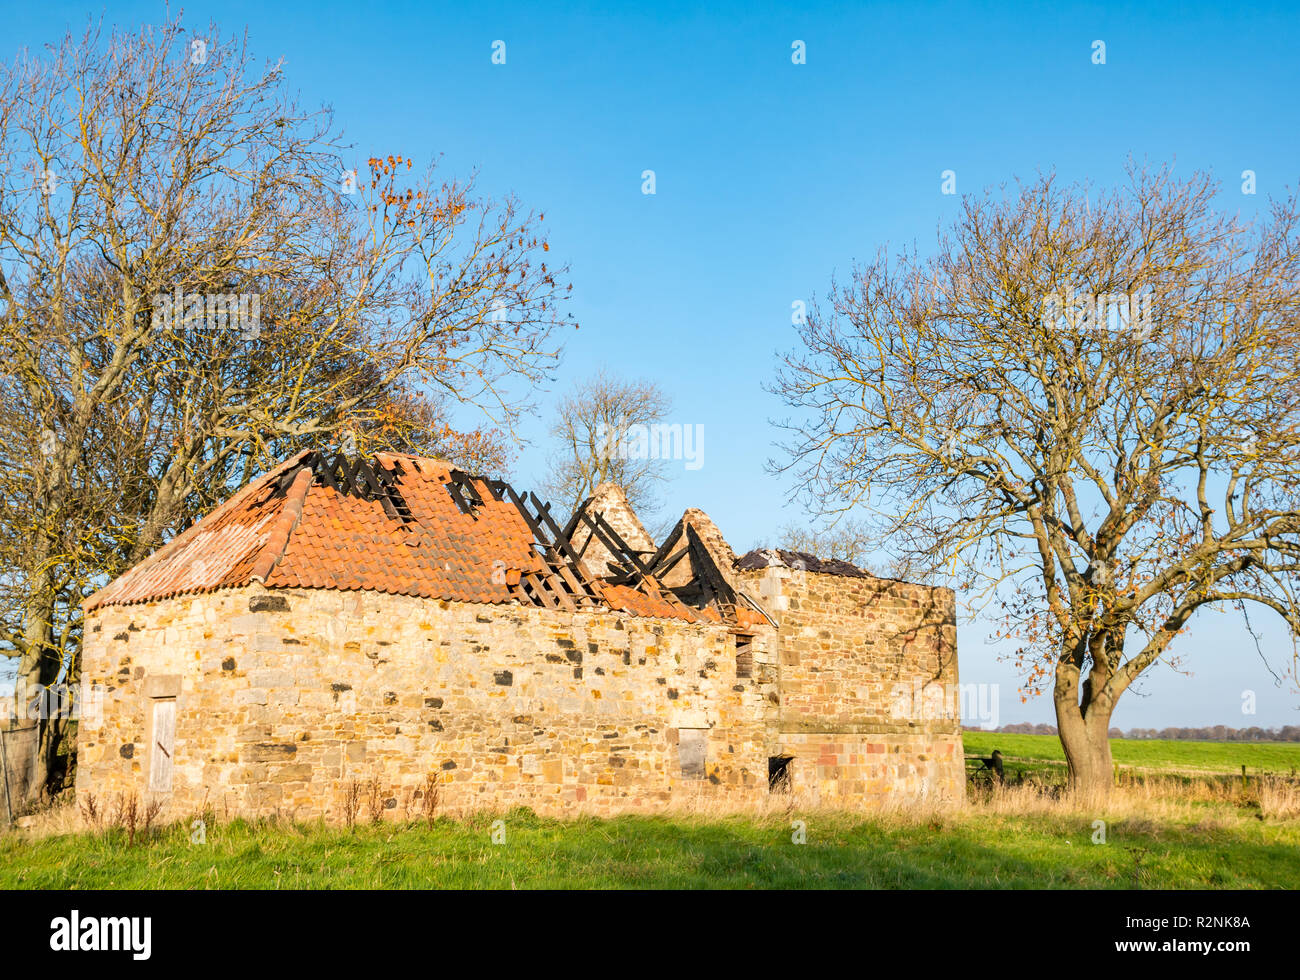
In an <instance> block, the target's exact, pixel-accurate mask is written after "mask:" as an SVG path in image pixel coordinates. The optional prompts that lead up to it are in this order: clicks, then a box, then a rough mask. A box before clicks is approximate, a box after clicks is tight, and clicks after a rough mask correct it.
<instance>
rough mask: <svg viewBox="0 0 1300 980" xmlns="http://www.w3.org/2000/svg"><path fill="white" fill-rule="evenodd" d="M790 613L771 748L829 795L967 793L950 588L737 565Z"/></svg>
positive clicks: (818, 792)
mask: <svg viewBox="0 0 1300 980" xmlns="http://www.w3.org/2000/svg"><path fill="white" fill-rule="evenodd" d="M737 574H738V576H739V578H740V583H741V584H742V586H743V587H745V588H746V590H747V591H749V592H750V593H751V594H752V595H755V596H756V597H758V599H759V601H760V602H761V603H763V604H764V606H765V608H767V609H768V610H769V611H770V612H771V613H772V615H773V617H774V618H776V619H777V621H778V622H779V623H780V630H779V641H778V642H779V650H778V656H777V673H778V687H779V690H780V712H779V719H778V720H777V722H776V732H775V734H774V735H773V736H772V739H771V741H770V743H769V747H770V749H771V754H772V755H785V756H790V757H793V760H794V761H793V763H792V764H791V766H790V777H791V785H792V787H793V788H794V789H795V790H796V791H799V790H802V791H805V792H807V793H809V794H811V795H813V796H814V797H816V798H818V799H819V800H821V801H822V802H825V803H831V802H837V801H838V802H843V801H846V800H851V799H857V798H861V797H866V798H868V799H880V798H885V797H892V798H895V799H911V798H916V797H937V798H951V799H954V800H957V799H961V798H962V796H963V793H964V784H965V764H964V762H963V760H962V746H961V735H960V727H959V721H960V719H959V717H958V707H959V699H958V697H957V691H958V679H957V626H956V602H955V595H954V594H953V592H952V590H951V589H944V588H931V587H928V586H922V585H911V584H908V583H904V582H897V581H893V580H888V579H877V578H872V577H864V578H851V577H847V576H841V575H828V574H821V573H813V572H806V571H801V570H799V569H792V568H787V567H784V566H774V567H770V568H765V569H761V570H758V571H749V572H744V571H742V572H738V573H737Z"/></svg>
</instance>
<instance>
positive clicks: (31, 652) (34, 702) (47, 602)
mask: <svg viewBox="0 0 1300 980" xmlns="http://www.w3.org/2000/svg"><path fill="white" fill-rule="evenodd" d="M33 579H34V581H35V582H36V583H37V588H36V589H35V590H34V594H33V595H32V597H31V598H30V599H29V601H28V605H27V610H26V618H27V624H26V629H25V630H24V637H23V639H24V644H25V646H26V650H25V651H24V652H23V655H22V657H21V659H20V660H19V667H18V676H17V678H16V679H15V680H16V683H15V687H14V695H15V698H14V700H15V705H14V708H15V712H16V714H17V725H18V726H19V727H22V728H26V727H29V726H32V725H35V726H37V728H38V729H39V737H38V738H37V739H35V740H33V741H32V742H30V743H24V744H29V745H30V747H31V749H32V751H33V753H34V758H31V759H30V765H25V766H23V769H24V771H25V772H26V773H27V775H28V779H27V780H26V783H25V785H22V786H13V785H11V786H10V794H11V795H12V796H13V798H14V800H15V802H18V801H21V802H22V803H23V804H24V805H25V804H30V803H34V802H36V801H37V800H39V799H41V797H43V796H45V795H47V794H50V793H54V792H57V791H58V790H59V789H60V788H61V786H60V785H52V784H54V783H60V784H61V782H62V773H61V772H59V770H58V766H57V759H58V748H59V743H60V741H61V740H62V738H63V733H64V731H65V730H66V726H67V718H66V717H63V715H62V712H61V711H60V707H61V705H62V702H63V699H61V698H60V697H59V696H57V694H56V695H55V696H54V697H50V696H49V693H48V692H49V689H50V688H51V687H53V685H54V684H55V682H57V681H58V679H59V675H60V674H61V673H62V671H63V661H62V657H61V655H60V653H59V650H58V648H57V647H56V646H55V644H54V642H53V627H52V624H53V622H54V615H55V609H54V595H53V593H54V586H53V582H52V576H50V575H49V573H48V572H46V573H44V574H38V575H36V576H33ZM23 761H24V762H25V761H27V760H23Z"/></svg>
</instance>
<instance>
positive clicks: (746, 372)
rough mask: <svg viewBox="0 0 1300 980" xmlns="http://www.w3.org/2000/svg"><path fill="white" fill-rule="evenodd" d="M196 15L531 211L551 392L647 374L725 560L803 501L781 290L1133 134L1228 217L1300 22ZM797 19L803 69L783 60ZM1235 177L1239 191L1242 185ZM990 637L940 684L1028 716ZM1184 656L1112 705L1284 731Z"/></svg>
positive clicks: (683, 503) (581, 11) (1286, 86)
mask: <svg viewBox="0 0 1300 980" xmlns="http://www.w3.org/2000/svg"><path fill="white" fill-rule="evenodd" d="M0 8H2V9H3V23H4V25H5V27H4V31H3V35H2V36H3V44H0V56H3V57H5V58H9V57H12V55H13V53H15V52H16V50H17V49H18V48H20V47H22V46H24V45H28V46H31V47H33V48H37V49H39V48H40V47H41V46H42V45H43V44H44V43H45V42H47V41H55V40H57V39H58V38H59V37H60V36H61V35H62V33H63V32H64V31H65V30H66V29H67V28H69V27H72V28H73V29H77V30H79V29H81V28H82V27H84V25H85V23H86V20H87V18H88V17H89V16H91V15H98V14H100V13H102V14H103V15H104V17H105V20H106V21H107V22H109V23H117V24H121V25H125V26H135V25H138V24H140V23H143V22H148V21H158V20H161V19H163V18H164V17H165V16H166V13H167V8H166V7H165V6H164V5H163V4H161V3H153V2H149V3H120V4H111V5H108V6H107V7H102V6H98V5H85V4H75V3H73V4H65V3H42V4H28V3H23V4H17V3H10V2H7V0H6V2H4V3H2V4H0ZM175 9H176V8H174V7H173V11H174V10H175ZM210 20H215V21H216V22H217V23H218V24H219V25H220V26H221V28H222V29H223V31H224V32H230V31H232V30H239V29H242V28H243V27H244V26H245V25H247V28H248V31H249V37H250V42H251V44H252V47H253V50H254V51H256V52H257V53H259V54H260V55H263V56H266V57H268V58H273V57H280V56H283V57H284V58H285V60H286V63H287V70H288V75H289V79H290V82H291V84H292V85H293V86H294V87H295V88H297V89H298V90H299V91H300V93H301V95H302V98H303V101H304V102H305V103H307V104H309V105H311V104H318V103H328V104H330V105H332V106H333V107H334V109H335V111H336V112H337V115H338V119H339V121H340V122H341V123H342V125H343V126H344V128H345V130H346V132H347V133H348V135H349V136H350V137H351V138H352V139H353V140H355V141H356V143H357V162H358V163H362V162H364V160H365V158H366V157H367V156H369V155H370V154H371V153H376V154H378V153H382V154H384V155H387V154H388V153H394V154H396V153H400V154H402V155H404V156H409V157H413V158H414V159H416V160H417V161H424V160H427V159H429V158H431V157H433V156H435V155H437V154H442V157H443V166H444V167H445V168H446V170H447V171H448V172H449V173H454V174H464V173H466V172H468V171H470V170H473V169H477V170H478V172H479V186H480V189H482V190H483V191H485V192H488V193H491V194H502V193H506V192H513V193H515V194H517V195H518V196H519V197H520V198H521V199H523V200H524V201H525V202H526V203H528V204H530V205H533V206H536V207H538V208H540V209H542V210H544V211H545V212H546V219H547V226H548V230H549V234H550V242H551V247H552V254H553V255H554V256H557V257H558V258H560V259H561V260H563V261H567V262H568V263H569V264H570V266H571V270H572V280H573V283H574V302H573V306H572V311H573V312H574V314H575V315H576V316H577V318H578V319H579V321H580V322H581V324H582V329H581V330H580V331H578V332H577V333H575V334H573V335H572V337H571V340H570V342H569V345H568V351H567V355H566V359H565V362H564V364H563V366H562V368H561V370H560V371H559V372H558V373H557V375H556V383H555V388H556V389H557V390H558V389H562V388H563V387H564V386H566V385H567V384H569V383H571V382H572V381H574V380H576V379H578V378H581V377H583V376H584V375H586V374H589V373H590V372H591V371H592V370H594V369H595V368H596V367H597V366H601V365H604V366H606V367H608V368H609V369H610V370H611V371H613V372H614V373H617V374H624V375H630V376H642V377H648V378H652V379H654V380H656V381H658V382H659V383H660V384H661V385H662V386H663V387H664V388H665V389H666V390H667V391H668V393H669V394H670V395H671V396H672V398H673V401H674V411H673V416H672V418H671V420H670V421H675V422H681V423H683V424H699V425H703V426H704V440H705V441H704V454H705V455H704V465H703V466H702V467H701V468H699V469H698V470H693V471H686V470H685V469H684V468H682V469H681V470H680V471H679V472H678V475H677V477H676V479H675V481H674V482H673V484H672V486H671V489H670V493H669V503H668V506H667V507H666V511H667V512H678V513H679V512H680V511H681V510H682V509H684V508H685V507H687V506H698V507H702V508H703V509H704V510H706V511H708V512H709V514H711V515H712V516H713V518H714V519H715V520H716V521H717V522H718V524H719V526H720V527H721V528H722V530H723V532H724V533H725V534H726V535H727V537H728V538H729V539H730V541H731V542H732V544H733V546H734V547H736V548H737V550H739V551H743V550H745V549H747V548H749V547H750V546H751V545H753V544H754V543H755V542H756V541H758V540H761V539H764V538H770V537H771V535H772V533H773V532H774V531H775V530H776V529H777V528H779V527H780V526H781V525H783V524H785V523H787V522H789V521H791V520H798V519H799V516H800V515H799V514H798V513H797V512H796V511H795V510H794V509H793V508H790V507H789V506H787V504H786V499H785V491H786V490H788V485H786V484H785V483H783V482H782V480H781V479H779V478H777V477H773V476H771V475H769V474H768V473H767V472H766V471H765V468H764V462H765V460H766V459H767V458H768V457H769V456H771V455H772V453H773V451H774V448H773V445H772V443H773V438H774V435H773V431H772V429H771V428H770V426H769V425H768V419H769V418H771V417H774V416H779V415H780V414H781V406H780V405H779V404H778V403H777V402H776V400H775V399H774V398H772V397H771V396H770V395H768V394H766V393H765V392H764V391H763V389H762V384H763V382H764V381H765V380H768V379H769V378H770V377H771V375H772V371H773V367H774V361H775V355H776V353H777V352H778V351H779V350H782V349H785V348H788V347H789V346H790V345H791V343H792V342H793V333H792V328H791V324H790V311H791V304H792V303H793V302H794V301H796V300H801V299H802V300H809V299H811V298H812V297H813V296H814V295H822V294H824V293H825V291H826V288H827V286H828V285H829V282H830V279H831V276H832V274H834V273H839V274H841V275H844V274H845V273H847V272H848V271H849V269H850V268H851V266H852V265H853V262H854V260H855V259H860V258H866V257H869V256H871V255H873V254H874V253H875V252H876V250H877V249H878V248H879V247H880V246H882V245H889V246H891V247H897V246H901V245H904V244H908V243H911V242H912V241H914V240H915V241H917V242H918V243H919V244H920V245H921V247H922V248H923V249H924V248H925V247H926V246H927V245H928V244H929V243H930V242H932V241H933V238H934V233H935V230H936V228H937V227H938V226H939V225H940V224H942V223H945V222H947V221H948V220H950V219H951V218H952V216H953V215H954V214H955V213H956V209H957V205H958V201H957V199H956V198H955V197H952V196H945V195H943V194H941V193H940V182H941V181H940V175H941V173H942V172H943V171H945V170H952V171H954V172H955V173H956V179H957V190H958V192H959V193H968V192H969V193H978V192H980V191H981V190H983V189H985V188H987V187H990V186H995V185H998V184H1000V183H1003V182H1009V181H1011V180H1012V179H1013V178H1014V177H1015V176H1016V175H1024V176H1032V175H1033V174H1034V173H1035V172H1036V171H1038V170H1040V169H1047V168H1055V169H1056V170H1057V171H1058V173H1060V174H1061V175H1062V176H1063V177H1065V178H1067V179H1071V180H1073V179H1081V178H1089V179H1092V180H1094V181H1096V182H1098V183H1101V184H1109V183H1113V182H1116V181H1117V180H1119V179H1120V178H1121V177H1122V175H1123V166H1124V162H1125V159H1126V158H1127V157H1128V155H1129V154H1133V155H1135V156H1137V157H1138V158H1141V157H1144V156H1145V157H1148V158H1150V159H1151V160H1152V161H1155V162H1163V161H1169V160H1175V161H1176V163H1177V167H1178V169H1179V170H1180V171H1183V170H1188V171H1190V170H1192V169H1198V168H1209V169H1212V170H1213V171H1214V172H1215V173H1216V175H1218V176H1219V177H1220V178H1221V179H1222V180H1223V181H1224V187H1225V194H1224V200H1223V203H1224V205H1225V206H1228V207H1240V208H1241V209H1242V212H1243V214H1250V213H1253V211H1254V210H1255V208H1256V207H1257V206H1258V205H1259V204H1261V203H1263V201H1264V200H1265V199H1266V196H1267V195H1268V194H1270V193H1274V194H1280V193H1282V192H1283V191H1284V189H1285V188H1286V187H1288V186H1294V185H1295V184H1296V183H1297V180H1298V179H1300V154H1298V152H1297V151H1298V150H1300V118H1298V116H1300V107H1298V106H1297V103H1296V99H1295V93H1296V91H1297V90H1298V88H1300V85H1298V84H1297V83H1298V82H1300V58H1297V57H1296V56H1295V52H1296V50H1297V47H1298V46H1300V44H1298V42H1300V14H1298V13H1297V12H1296V10H1295V8H1294V7H1292V8H1291V9H1288V6H1287V5H1285V4H1280V5H1267V4H1265V5H1260V6H1258V7H1255V8H1252V9H1247V8H1244V7H1239V6H1235V7H1234V8H1233V9H1226V10H1225V9H1215V8H1214V7H1212V6H1208V5H1198V4H1186V3H1180V4H1170V5H1161V4H1132V5H1119V4H1106V5H1101V4H1070V3H1060V4H1053V5H1051V6H1050V8H1038V7H1036V6H1030V5H1010V4H921V3H900V4H888V5H885V4H880V5H870V6H866V7H865V8H864V6H863V5H857V4H843V5H839V4H818V3H800V4H797V5H796V4H790V5H788V6H785V7H783V6H778V5H772V4H760V3H740V4H734V5H720V4H711V5H709V9H708V10H707V11H705V10H703V9H697V8H694V7H691V6H687V5H682V4H674V3H665V2H656V3H653V4H644V3H642V4H625V5H620V4H605V5H600V6H597V5H591V4H581V3H569V4H563V5H549V4H548V5H544V6H543V5H539V4H523V3H520V4H481V3H476V4H443V3H439V4H432V3H425V4H420V3H362V2H351V3H333V2H312V3H279V4H269V3H240V2H230V0H224V2H221V3H194V4H187V5H186V6H185V22H186V24H187V25H188V26H189V28H190V29H191V30H193V31H194V32H195V34H196V35H197V36H202V31H203V29H204V28H205V26H206V25H207V24H208V22H209V21H210ZM496 40H502V41H505V43H506V63H505V64H504V65H494V64H492V61H491V55H492V44H493V42H494V41H496ZM795 40H802V41H804V42H805V44H806V50H807V63H806V64H803V65H794V64H792V63H791V44H792V42H794V41H795ZM1095 40H1102V41H1104V42H1105V45H1106V63H1105V64H1104V65H1095V64H1093V62H1092V44H1093V42H1094V41H1095ZM646 169H651V170H654V171H655V175H656V193H655V194H654V195H653V196H651V195H644V194H642V193H641V184H642V180H641V174H642V172H643V171H644V170H646ZM1245 169H1251V170H1254V171H1255V172H1256V174H1257V178H1258V187H1259V196H1257V197H1248V196H1244V195H1242V194H1241V193H1240V183H1241V179H1240V174H1241V172H1242V171H1243V170H1245ZM550 400H551V396H550V395H549V394H546V393H543V394H542V395H541V402H542V407H543V414H545V408H546V406H547V405H548V404H549V402H550ZM544 433H545V424H544V420H541V421H537V422H533V423H530V424H529V425H528V426H527V427H526V429H525V431H524V433H523V435H524V436H525V437H526V438H528V439H529V440H531V442H532V445H531V446H529V447H527V448H525V449H523V450H522V451H521V453H520V456H519V459H518V463H517V465H516V467H515V472H514V473H512V474H511V476H512V478H513V479H514V480H515V482H517V483H519V484H521V485H528V484H530V483H532V482H534V481H535V479H536V478H537V476H539V475H540V473H541V472H542V468H543V466H544V462H545V456H546V451H545V444H544ZM1253 621H1254V623H1255V625H1256V627H1257V629H1260V630H1261V632H1262V634H1263V637H1264V639H1263V648H1264V650H1265V652H1266V653H1267V654H1269V656H1270V657H1271V659H1272V661H1273V663H1274V664H1275V665H1285V662H1286V661H1287V659H1288V658H1289V656H1290V646H1289V643H1288V642H1287V641H1286V639H1285V636H1284V635H1283V633H1282V632H1281V631H1280V630H1278V629H1277V628H1275V627H1274V626H1273V624H1272V623H1271V622H1270V621H1269V619H1268V617H1267V615H1266V614H1265V613H1264V611H1262V610H1260V611H1258V612H1257V613H1256V614H1255V616H1254V618H1253ZM988 633H989V629H988V627H987V626H985V625H982V624H980V623H978V622H974V623H971V622H966V623H963V626H962V628H961V631H960V659H961V673H962V680H963V682H983V683H996V684H998V685H999V686H1000V689H1001V693H1002V697H1001V700H1000V712H999V714H1000V717H999V719H998V721H999V722H1000V723H1002V724H1006V723H1011V722H1016V721H1043V722H1051V721H1053V714H1052V708H1051V703H1050V699H1049V698H1047V697H1042V698H1038V699H1035V700H1031V701H1030V702H1029V703H1028V704H1025V705H1022V704H1020V700H1019V698H1018V697H1017V696H1016V694H1015V691H1016V687H1017V678H1016V675H1015V674H1014V672H1013V671H1012V670H1011V668H1010V666H1009V665H1007V664H1005V663H1002V662H1000V661H999V660H998V649H997V648H996V647H993V646H990V645H988V644H987V643H986V642H985V638H986V637H987V635H988ZM1181 649H1182V650H1183V652H1184V653H1185V655H1186V669H1187V670H1190V671H1191V672H1192V676H1186V675H1184V674H1179V673H1176V672H1174V671H1173V670H1171V669H1169V668H1167V667H1158V668H1157V669H1156V670H1155V671H1154V672H1152V674H1151V676H1150V677H1149V678H1148V679H1147V680H1146V681H1145V682H1144V683H1143V685H1142V689H1141V691H1140V692H1139V693H1137V694H1133V693H1131V694H1129V695H1126V697H1125V698H1124V700H1123V701H1121V703H1120V707H1119V709H1118V711H1117V712H1116V715H1115V719H1114V723H1115V724H1116V725H1119V726H1121V727H1124V728H1130V727H1133V726H1142V727H1163V726H1166V725H1208V724H1216V723H1221V724H1226V725H1230V726H1233V727H1246V726H1249V725H1254V724H1258V725H1262V726H1276V725H1283V724H1295V723H1297V722H1300V710H1297V706H1300V695H1297V694H1296V693H1295V692H1294V691H1291V690H1289V689H1286V688H1281V689H1279V688H1277V687H1275V686H1274V684H1273V681H1272V678H1271V676H1270V674H1269V672H1268V671H1267V670H1266V669H1265V668H1264V666H1263V664H1262V663H1261V661H1260V658H1259V656H1258V655H1257V654H1256V652H1255V649H1254V643H1253V641H1252V640H1251V639H1250V637H1249V636H1248V635H1247V634H1246V633H1245V631H1244V629H1242V627H1241V626H1240V624H1239V622H1238V621H1237V620H1236V619H1235V618H1232V617H1228V616H1222V615H1217V614H1208V615H1206V616H1204V617H1203V618H1202V619H1200V620H1199V621H1197V622H1195V623H1194V629H1193V632H1192V635H1191V636H1190V637H1189V638H1187V640H1186V641H1185V642H1184V644H1183V646H1182V648H1181ZM1244 690H1253V691H1255V692H1256V696H1257V714H1255V715H1243V713H1242V708H1241V705H1242V692H1243V691H1244Z"/></svg>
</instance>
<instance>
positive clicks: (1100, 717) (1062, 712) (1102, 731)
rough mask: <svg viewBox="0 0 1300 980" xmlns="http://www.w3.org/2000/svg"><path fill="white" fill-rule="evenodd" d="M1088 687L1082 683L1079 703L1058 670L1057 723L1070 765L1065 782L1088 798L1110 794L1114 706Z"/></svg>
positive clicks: (1103, 797) (1073, 689)
mask: <svg viewBox="0 0 1300 980" xmlns="http://www.w3.org/2000/svg"><path fill="white" fill-rule="evenodd" d="M1077 676H1078V675H1077V673H1076V674H1075V677H1076V678H1077ZM1087 688H1088V685H1087V684H1085V685H1084V694H1083V698H1082V703H1080V698H1079V696H1078V695H1077V693H1076V685H1073V684H1071V683H1069V681H1068V679H1063V678H1062V676H1061V675H1060V674H1059V673H1058V675H1057V681H1056V691H1055V701H1056V727H1057V730H1058V731H1059V732H1060V737H1061V747H1062V748H1063V749H1065V761H1066V763H1067V765H1068V766H1069V780H1068V784H1067V785H1068V788H1069V790H1070V792H1071V793H1073V794H1075V795H1078V796H1082V797H1085V798H1088V799H1096V800H1104V799H1106V798H1107V797H1108V796H1109V795H1110V790H1111V786H1112V785H1113V780H1114V763H1113V762H1112V760H1111V755H1110V734H1109V732H1110V716H1111V713H1112V711H1113V710H1114V708H1113V706H1111V705H1109V704H1104V703H1100V702H1098V701H1096V700H1094V699H1092V698H1090V697H1089V696H1088V692H1087Z"/></svg>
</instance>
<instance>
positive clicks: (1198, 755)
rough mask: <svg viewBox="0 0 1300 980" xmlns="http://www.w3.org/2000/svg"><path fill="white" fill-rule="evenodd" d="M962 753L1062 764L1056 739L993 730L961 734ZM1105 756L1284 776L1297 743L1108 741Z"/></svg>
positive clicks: (1296, 756) (1297, 765) (1299, 765)
mask: <svg viewBox="0 0 1300 980" xmlns="http://www.w3.org/2000/svg"><path fill="white" fill-rule="evenodd" d="M962 743H963V744H964V745H965V747H966V751H967V752H972V753H978V754H980V755H989V754H991V753H992V752H993V750H994V749H1000V750H1001V751H1002V754H1003V755H1004V756H1014V757H1015V758H1019V759H1035V760H1041V761H1045V762H1059V763H1061V764H1062V765H1064V764H1065V753H1064V752H1063V751H1062V749H1061V740H1060V739H1059V738H1057V737H1056V736H1055V735H1013V734H1003V733H998V732H973V731H966V732H963V733H962ZM1110 750H1111V755H1112V756H1113V757H1114V759H1115V761H1116V762H1118V763H1119V764H1120V765H1121V766H1139V767H1141V768H1144V769H1167V770H1170V771H1178V770H1196V771H1203V772H1206V773H1211V772H1218V773H1240V772H1241V767H1242V766H1243V765H1244V766H1246V768H1247V771H1248V772H1249V773H1255V774H1258V773H1265V772H1271V773H1278V774H1280V775H1289V774H1290V773H1291V772H1292V771H1293V770H1300V742H1182V741H1167V740H1163V739H1149V740H1148V739H1127V738H1114V739H1111V742H1110Z"/></svg>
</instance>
